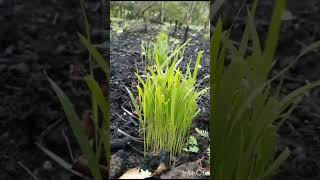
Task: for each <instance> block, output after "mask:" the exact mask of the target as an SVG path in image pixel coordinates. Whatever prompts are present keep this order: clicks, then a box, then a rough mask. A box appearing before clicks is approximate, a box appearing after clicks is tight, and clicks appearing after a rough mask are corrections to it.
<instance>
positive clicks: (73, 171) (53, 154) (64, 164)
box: [35, 143, 91, 180]
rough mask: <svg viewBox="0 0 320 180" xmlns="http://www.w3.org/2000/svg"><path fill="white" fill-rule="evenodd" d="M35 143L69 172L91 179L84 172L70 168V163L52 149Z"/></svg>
mask: <svg viewBox="0 0 320 180" xmlns="http://www.w3.org/2000/svg"><path fill="white" fill-rule="evenodd" d="M35 144H36V145H37V147H38V148H39V149H40V150H41V151H42V152H44V153H45V154H47V155H48V156H49V157H50V158H51V159H53V160H54V161H55V162H57V163H58V164H60V166H62V167H63V168H65V169H66V170H68V171H70V172H71V173H73V174H74V175H77V176H79V177H81V178H83V179H85V180H91V179H90V178H89V177H87V176H85V175H84V174H82V173H80V172H78V171H75V170H73V169H72V165H71V164H69V163H67V162H66V161H65V160H63V159H62V158H61V157H59V156H58V155H56V154H55V153H53V152H52V151H50V150H49V149H47V148H45V147H43V146H42V145H41V144H39V143H35Z"/></svg>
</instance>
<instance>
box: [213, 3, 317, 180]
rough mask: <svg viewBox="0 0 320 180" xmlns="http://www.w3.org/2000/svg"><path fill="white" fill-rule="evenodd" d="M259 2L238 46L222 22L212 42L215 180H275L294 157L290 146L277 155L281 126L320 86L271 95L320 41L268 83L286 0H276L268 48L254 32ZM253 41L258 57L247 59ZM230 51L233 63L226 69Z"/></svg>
mask: <svg viewBox="0 0 320 180" xmlns="http://www.w3.org/2000/svg"><path fill="white" fill-rule="evenodd" d="M257 4H258V1H257V0H256V1H255V2H254V5H253V7H252V9H251V12H249V13H248V18H247V25H246V28H245V30H244V34H243V37H242V41H241V43H240V47H239V48H236V47H234V46H233V44H232V42H231V41H230V40H228V32H227V33H226V34H225V33H223V32H222V24H221V21H218V23H217V26H216V28H215V32H214V34H213V37H212V39H211V72H212V74H211V77H212V79H211V83H210V84H211V91H210V97H212V99H213V100H211V104H210V105H211V110H212V111H211V113H210V114H211V115H210V116H211V124H210V135H211V137H212V139H213V140H212V143H213V144H212V145H211V149H210V151H211V153H212V157H211V158H210V164H211V166H212V167H214V168H212V169H211V172H210V174H211V178H213V179H215V180H230V179H232V180H268V179H270V178H271V177H272V176H273V175H274V174H275V173H276V171H277V170H278V169H279V166H280V165H281V164H282V162H283V161H285V160H286V159H287V157H288V156H289V150H288V149H287V148H286V149H285V150H283V151H282V152H281V153H280V154H279V155H278V156H276V146H277V144H278V139H279V137H278V134H277V131H278V129H279V126H280V125H281V124H282V123H283V122H284V120H285V119H286V118H287V117H288V116H289V114H290V113H291V112H292V110H293V109H294V108H295V107H296V105H297V104H298V103H299V102H300V101H301V99H302V98H303V96H304V94H305V93H307V92H308V91H309V90H311V89H312V88H314V87H317V86H319V85H320V81H315V82H313V83H310V84H307V85H305V86H303V87H301V88H299V89H297V90H295V91H293V92H292V93H291V94H289V95H287V96H286V97H283V98H279V94H276V95H274V94H271V82H272V81H274V80H275V79H277V78H281V76H282V75H283V74H284V73H285V72H286V71H287V70H288V69H289V68H291V67H292V66H293V65H294V64H295V62H297V61H298V60H299V59H300V58H301V57H302V56H304V55H305V54H307V53H308V52H310V51H312V50H314V49H315V48H319V47H320V42H316V43H313V44H311V45H310V46H308V47H307V48H306V49H304V50H302V51H301V53H300V54H299V55H298V57H297V58H296V59H294V60H293V61H292V63H291V64H290V65H289V66H288V67H287V68H285V69H283V70H281V71H280V72H279V73H278V74H276V75H275V76H273V77H271V78H270V79H269V78H268V76H269V74H270V71H271V69H272V64H273V63H272V60H273V58H274V54H275V50H276V48H277V43H278V36H279V31H280V25H281V16H282V12H283V11H284V8H285V5H286V0H278V1H276V4H275V10H274V13H273V18H272V21H271V23H270V27H269V31H268V36H267V41H266V45H265V49H264V50H262V49H261V44H260V39H259V36H258V34H257V32H256V29H255V22H254V17H255V11H256V7H257ZM249 40H250V41H252V48H253V53H251V54H250V55H246V49H247V47H248V42H249ZM227 49H228V50H230V51H231V56H232V62H231V64H230V65H229V67H227V68H226V69H225V68H224V59H225V57H226V52H227ZM280 86H281V83H280ZM280 86H279V87H280ZM278 93H279V91H278Z"/></svg>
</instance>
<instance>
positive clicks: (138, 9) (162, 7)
mask: <svg viewBox="0 0 320 180" xmlns="http://www.w3.org/2000/svg"><path fill="white" fill-rule="evenodd" d="M209 3H210V2H209V1H206V2H201V1H117V2H115V1H113V2H111V5H110V6H111V7H110V10H111V18H122V19H132V20H133V19H140V20H144V21H152V22H157V23H164V22H167V23H173V22H175V21H176V20H177V21H178V23H182V24H188V25H204V24H205V23H209V21H208V16H209V8H208V7H209Z"/></svg>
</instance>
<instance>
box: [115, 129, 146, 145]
mask: <svg viewBox="0 0 320 180" xmlns="http://www.w3.org/2000/svg"><path fill="white" fill-rule="evenodd" d="M117 132H118V133H120V134H122V135H124V136H126V137H128V138H130V139H132V140H134V141H137V142H141V143H142V142H143V141H141V140H142V139H141V138H137V137H133V136H131V135H130V134H127V133H126V132H124V131H122V130H121V129H117Z"/></svg>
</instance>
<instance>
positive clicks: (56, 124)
mask: <svg viewBox="0 0 320 180" xmlns="http://www.w3.org/2000/svg"><path fill="white" fill-rule="evenodd" d="M62 122H63V119H59V120H57V121H55V122H53V123H52V124H50V125H49V126H48V127H47V128H46V129H45V130H44V131H42V133H41V134H40V136H39V139H40V142H42V139H43V137H44V136H46V135H47V134H48V133H49V132H50V131H51V130H52V129H53V128H55V127H56V126H58V125H59V124H60V123H62Z"/></svg>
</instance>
